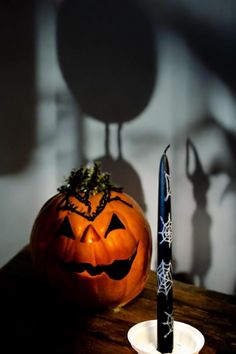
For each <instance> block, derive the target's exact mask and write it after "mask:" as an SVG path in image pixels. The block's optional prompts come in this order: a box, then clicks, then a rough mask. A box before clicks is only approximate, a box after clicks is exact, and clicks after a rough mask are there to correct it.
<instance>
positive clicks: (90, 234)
mask: <svg viewBox="0 0 236 354" xmlns="http://www.w3.org/2000/svg"><path fill="white" fill-rule="evenodd" d="M100 239H101V238H100V236H99V235H98V233H97V231H96V230H95V229H94V228H93V226H92V225H88V226H87V227H86V229H85V230H84V233H83V235H82V237H81V239H80V242H87V243H93V242H98V241H100Z"/></svg>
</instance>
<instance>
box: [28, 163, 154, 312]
mask: <svg viewBox="0 0 236 354" xmlns="http://www.w3.org/2000/svg"><path fill="white" fill-rule="evenodd" d="M85 171H87V169H80V170H79V171H78V172H77V175H76V173H74V174H73V173H72V175H71V178H69V182H68V184H67V185H66V186H64V187H62V188H60V190H59V193H58V194H56V195H55V196H54V197H52V198H51V199H50V200H49V201H48V202H47V203H46V204H45V205H44V206H43V208H42V209H41V210H40V212H39V215H38V217H37V218H36V220H35V223H34V226H33V229H32V233H31V250H32V257H33V261H34V264H35V267H36V269H37V270H38V271H39V272H40V273H41V274H42V275H43V276H45V278H46V279H47V280H48V282H49V284H50V285H51V286H52V287H53V288H54V289H56V290H57V292H58V294H59V295H63V296H64V297H66V298H67V299H69V300H70V301H72V302H75V303H77V304H78V305H81V306H86V307H116V306H122V305H124V304H126V303H127V302H129V301H131V300H132V299H133V298H134V297H136V296H137V295H138V294H139V293H140V292H141V291H142V290H143V288H144V286H145V283H146V280H147V273H148V270H149V265H150V257H151V233H150V227H149V224H148V222H147V220H146V219H145V216H144V214H143V211H142V210H141V208H140V207H139V206H138V204H137V203H136V202H135V200H134V199H133V198H131V197H130V196H129V195H127V194H125V193H123V192H122V191H121V190H120V189H118V188H115V187H113V186H112V185H111V184H110V180H109V179H108V176H107V174H101V172H100V169H99V167H98V166H97V165H96V164H95V167H94V168H93V169H92V170H91V169H90V170H89V171H90V172H89V173H87V172H86V173H85ZM91 171H92V172H91ZM95 175H97V182H96V181H95V182H96V183H95V182H94V180H96V178H94V176H95ZM85 176H86V178H87V179H88V180H89V179H90V178H91V177H92V176H93V177H92V178H93V182H90V185H89V183H87V184H86V183H85V184H84V179H85ZM98 176H99V177H98ZM98 181H99V183H100V184H101V186H100V187H99V186H97V184H99V183H98ZM104 181H105V183H104ZM94 186H96V187H94ZM94 189H96V193H94Z"/></svg>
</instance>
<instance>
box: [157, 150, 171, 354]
mask: <svg viewBox="0 0 236 354" xmlns="http://www.w3.org/2000/svg"><path fill="white" fill-rule="evenodd" d="M168 148H169V145H168V146H167V148H166V149H165V151H164V153H163V155H162V157H161V161H160V169H159V199H158V237H157V238H158V244H157V284H158V287H157V320H158V321H157V350H158V351H159V352H161V353H172V350H173V323H174V322H173V298H172V289H173V281H172V219H171V188H170V171H169V163H168V159H167V155H166V152H167V150H168Z"/></svg>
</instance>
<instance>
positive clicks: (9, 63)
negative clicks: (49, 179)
mask: <svg viewBox="0 0 236 354" xmlns="http://www.w3.org/2000/svg"><path fill="white" fill-rule="evenodd" d="M34 35H35V33H34V2H33V1H29V0H27V1H24V3H23V4H22V3H19V2H16V1H14V2H12V1H4V4H1V11H0V50H1V56H0V77H1V80H0V97H1V104H0V120H1V129H0V174H9V173H16V172H18V171H19V170H21V169H22V168H24V167H25V166H26V165H27V163H28V161H29V158H30V156H31V152H32V148H33V147H34V145H35V68H34V65H35V58H34V53H35V48H34V47H35V46H34V40H35V38H34Z"/></svg>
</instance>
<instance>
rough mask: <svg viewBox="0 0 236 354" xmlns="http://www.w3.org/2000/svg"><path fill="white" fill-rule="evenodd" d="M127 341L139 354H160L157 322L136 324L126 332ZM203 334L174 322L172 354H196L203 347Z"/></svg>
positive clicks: (187, 325) (185, 324) (188, 326)
mask: <svg viewBox="0 0 236 354" xmlns="http://www.w3.org/2000/svg"><path fill="white" fill-rule="evenodd" d="M127 336H128V340H129V342H130V344H131V346H132V348H133V349H134V350H136V352H138V353H139V354H160V352H159V351H158V350H157V349H156V348H157V321H156V320H150V321H144V322H140V323H137V324H136V325H134V326H133V327H131V328H130V329H129V331H128V335H127ZM204 343H205V339H204V336H203V334H202V333H201V332H200V331H199V330H198V329H196V328H195V327H192V326H190V325H189V324H187V323H183V322H178V321H174V349H173V352H172V353H173V354H198V353H199V352H200V350H201V349H202V347H203V346H204Z"/></svg>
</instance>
